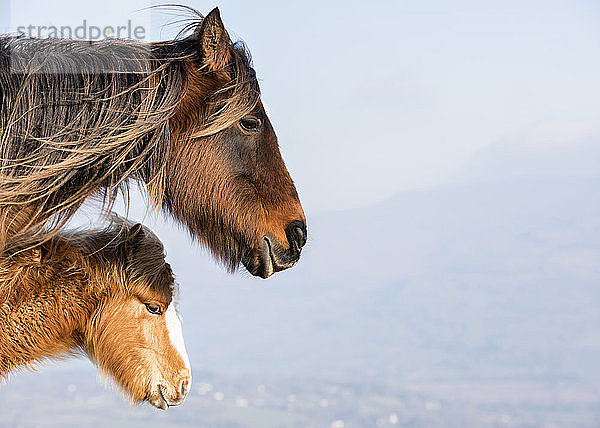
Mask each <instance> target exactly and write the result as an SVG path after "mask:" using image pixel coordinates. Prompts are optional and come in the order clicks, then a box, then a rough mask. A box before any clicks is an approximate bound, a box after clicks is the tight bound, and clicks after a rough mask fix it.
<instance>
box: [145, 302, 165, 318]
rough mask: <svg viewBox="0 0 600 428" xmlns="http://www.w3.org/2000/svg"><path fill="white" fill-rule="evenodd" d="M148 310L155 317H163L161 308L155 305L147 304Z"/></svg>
mask: <svg viewBox="0 0 600 428" xmlns="http://www.w3.org/2000/svg"><path fill="white" fill-rule="evenodd" d="M146 309H148V312H150V313H151V314H153V315H162V311H161V310H160V306H158V305H155V304H153V303H146Z"/></svg>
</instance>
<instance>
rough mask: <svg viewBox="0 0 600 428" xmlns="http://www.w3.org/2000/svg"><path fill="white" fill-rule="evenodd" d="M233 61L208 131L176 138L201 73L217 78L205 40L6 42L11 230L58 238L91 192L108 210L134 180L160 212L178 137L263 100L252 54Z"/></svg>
mask: <svg viewBox="0 0 600 428" xmlns="http://www.w3.org/2000/svg"><path fill="white" fill-rule="evenodd" d="M194 19H195V24H198V23H200V21H201V19H202V16H201V15H200V14H199V13H197V12H196V16H195V17H194ZM188 27H190V28H191V25H188V26H187V27H186V28H188ZM231 52H232V59H231V63H230V64H228V66H227V68H226V69H225V70H223V71H225V72H227V73H228V75H229V76H230V77H231V84H229V85H228V86H227V87H225V88H222V89H220V90H218V91H215V92H213V93H211V94H209V96H208V97H207V99H205V100H201V101H202V102H203V103H204V104H206V105H209V106H210V109H209V111H210V112H211V114H210V115H209V116H208V117H207V119H206V122H205V123H200V124H196V125H195V126H193V127H191V128H190V127H188V128H186V127H184V131H185V132H183V133H180V134H178V135H176V136H174V135H173V133H172V132H171V128H172V127H173V121H174V120H177V118H176V117H175V116H176V112H177V109H178V107H179V106H180V103H181V101H182V99H184V97H185V96H186V94H187V93H188V92H189V91H190V89H191V85H195V84H197V82H196V81H192V79H190V70H193V71H194V72H195V73H200V74H202V73H209V71H207V70H204V69H203V67H201V65H200V64H201V63H202V61H201V59H202V58H200V55H201V53H200V52H199V50H198V47H197V42H196V38H195V34H192V35H189V36H186V37H183V36H182V37H178V38H176V39H175V40H171V41H166V42H156V43H141V42H136V41H125V40H104V41H99V42H82V41H73V40H65V39H58V40H56V39H32V38H25V37H0V224H2V225H3V226H4V227H3V230H2V231H1V232H0V233H7V232H6V231H7V230H10V229H11V226H12V227H13V228H14V229H15V230H16V231H17V232H18V231H23V230H28V231H29V233H28V235H27V236H33V235H37V236H38V237H39V236H47V237H49V236H51V235H52V234H54V233H55V232H56V230H58V228H60V227H61V226H62V225H63V224H64V222H66V221H67V220H68V219H69V218H70V217H71V216H72V215H73V214H74V212H75V211H76V210H77V209H78V208H79V207H80V205H81V204H82V203H83V201H84V200H85V199H86V198H87V197H89V196H90V195H93V194H100V196H101V197H102V201H103V207H104V209H105V210H106V211H108V210H110V208H111V206H112V204H113V203H114V201H115V198H116V197H117V196H118V194H119V193H120V192H123V193H124V195H125V200H126V201H127V200H128V180H129V179H134V180H138V181H143V182H145V183H146V184H147V190H148V193H149V200H150V201H152V203H154V204H156V205H158V206H160V204H161V201H162V197H163V190H164V183H165V179H166V177H165V162H166V156H167V154H168V151H169V148H170V145H171V144H172V141H171V140H172V139H173V138H176V139H178V140H180V141H182V144H185V140H186V139H189V138H192V137H200V136H207V135H212V134H214V133H217V132H219V131H221V130H223V129H225V128H227V127H229V126H230V125H231V124H232V123H234V122H235V121H237V120H239V119H240V118H241V117H242V116H244V115H245V114H247V113H248V112H249V111H251V110H252V108H254V106H255V104H256V102H257V100H258V96H259V89H258V84H257V81H256V77H255V74H254V70H253V69H252V67H251V64H250V57H249V55H248V53H247V51H246V49H245V47H244V45H243V44H240V43H236V44H231ZM33 232H34V233H33ZM19 239H20V240H23V239H26V238H25V236H23V235H22V236H19ZM27 239H29V238H27ZM1 241H2V240H1V239H0V242H1Z"/></svg>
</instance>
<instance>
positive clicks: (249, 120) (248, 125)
mask: <svg viewBox="0 0 600 428" xmlns="http://www.w3.org/2000/svg"><path fill="white" fill-rule="evenodd" d="M260 125H261V121H260V119H257V118H255V117H245V118H243V119H242V120H240V126H241V127H242V129H243V130H244V131H249V132H256V131H258V128H260Z"/></svg>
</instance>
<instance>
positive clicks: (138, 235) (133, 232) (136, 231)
mask: <svg viewBox="0 0 600 428" xmlns="http://www.w3.org/2000/svg"><path fill="white" fill-rule="evenodd" d="M144 236H146V232H145V231H144V226H142V223H136V224H134V225H133V226H131V227H130V228H129V233H127V240H128V241H129V242H130V243H134V244H137V243H139V242H141V241H142V240H143V239H144Z"/></svg>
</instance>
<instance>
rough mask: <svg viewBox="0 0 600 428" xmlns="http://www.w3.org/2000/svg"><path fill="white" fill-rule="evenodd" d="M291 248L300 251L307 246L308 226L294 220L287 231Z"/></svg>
mask: <svg viewBox="0 0 600 428" xmlns="http://www.w3.org/2000/svg"><path fill="white" fill-rule="evenodd" d="M285 234H286V236H287V239H288V242H289V243H290V248H292V249H295V250H297V251H300V250H301V249H302V247H304V244H306V224H304V222H302V221H299V220H294V221H293V222H291V223H290V224H288V227H287V228H286V229H285Z"/></svg>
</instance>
